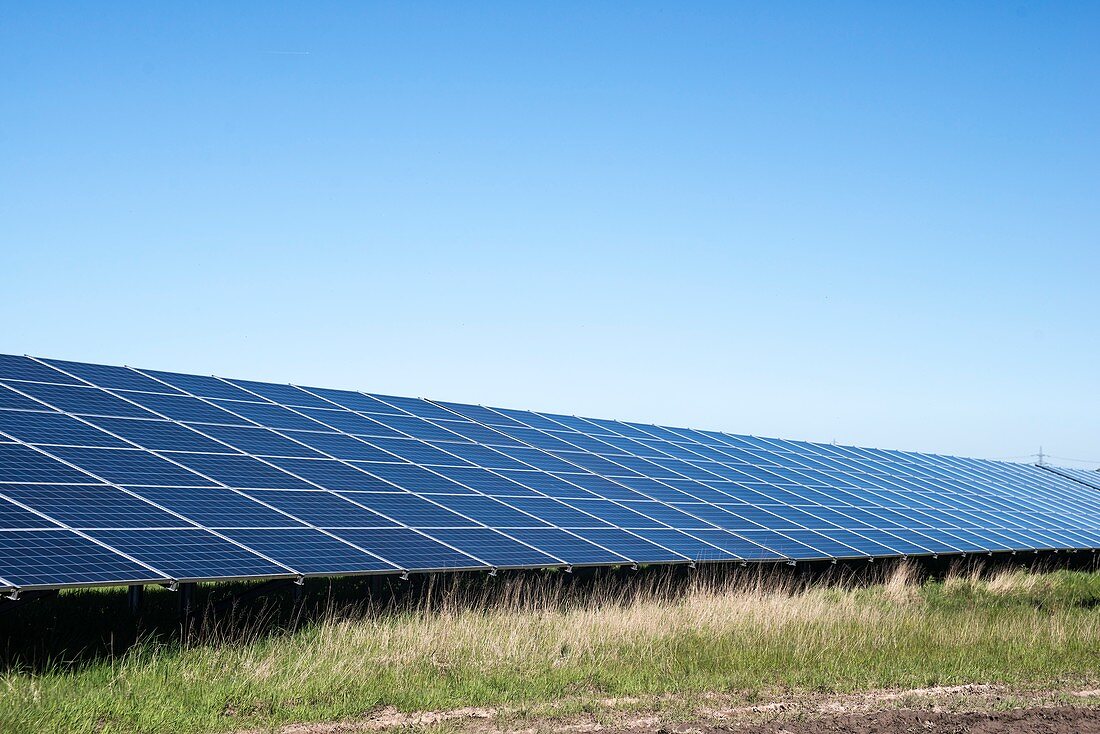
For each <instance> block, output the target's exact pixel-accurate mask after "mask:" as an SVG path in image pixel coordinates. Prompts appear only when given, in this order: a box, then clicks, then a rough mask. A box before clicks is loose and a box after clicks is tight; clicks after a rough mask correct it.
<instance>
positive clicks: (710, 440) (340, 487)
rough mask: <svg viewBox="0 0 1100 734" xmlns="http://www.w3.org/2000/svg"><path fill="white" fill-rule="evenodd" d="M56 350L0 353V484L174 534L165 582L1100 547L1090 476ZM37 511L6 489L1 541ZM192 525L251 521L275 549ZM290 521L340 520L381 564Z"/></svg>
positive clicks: (1096, 496)
mask: <svg viewBox="0 0 1100 734" xmlns="http://www.w3.org/2000/svg"><path fill="white" fill-rule="evenodd" d="M55 364H56V365H57V366H58V367H59V368H61V369H63V370H65V372H68V373H71V374H72V375H75V376H76V377H71V376H69V375H67V374H65V372H62V371H60V370H58V369H54V368H52V367H50V366H48V365H46V364H42V363H39V362H36V361H34V360H30V359H27V358H23V357H4V356H0V381H3V380H8V381H9V382H8V385H10V388H9V387H6V386H3V385H0V498H2V497H3V496H4V492H3V491H2V490H3V489H4V487H5V486H6V487H8V488H10V492H11V494H12V495H17V497H16V496H13V497H12V499H13V500H15V502H17V503H20V504H24V505H26V506H28V507H34V508H36V509H38V510H39V511H40V512H42V513H43V514H44V515H46V516H48V517H50V518H54V519H56V520H57V521H58V522H61V523H64V524H68V525H71V526H72V527H77V528H85V529H88V530H93V529H94V532H97V533H99V532H123V531H124V530H125V532H126V533H128V534H127V535H122V536H119V542H120V543H121V542H126V543H131V544H136V545H135V547H138V548H140V549H141V552H142V553H150V554H153V553H156V554H169V555H171V554H173V553H176V550H175V548H174V545H176V544H174V543H173V542H172V541H173V540H180V541H181V543H179V544H178V545H179V553H178V559H176V560H178V564H177V565H175V566H173V568H174V569H176V570H174V571H167V570H165V571H164V572H165V573H173V574H176V575H177V576H178V577H181V578H195V579H198V578H212V579H213V578H225V577H227V576H234V577H236V576H245V577H260V576H270V575H286V574H287V573H289V572H288V571H287V570H286V568H285V567H292V568H294V570H295V571H300V572H302V573H316V574H325V573H332V574H337V573H361V572H362V573H367V572H376V571H380V570H383V571H384V570H391V571H392V570H395V568H396V567H400V568H402V569H410V570H431V569H441V568H483V567H486V566H489V565H494V566H498V567H507V566H517V567H519V566H540V565H560V564H561V563H563V562H564V563H569V564H575V565H582V564H601V563H602V564H615V563H622V562H628V561H629V562H631V563H635V562H636V563H663V562H673V563H675V562H686V561H688V560H689V559H690V560H696V561H738V560H742V561H764V562H775V561H782V560H787V559H790V560H813V559H823V560H824V559H838V558H865V557H889V556H901V555H929V554H932V555H935V554H957V553H964V552H965V553H989V552H1007V551H1010V550H1014V551H1027V550H1043V549H1066V550H1071V549H1081V550H1091V549H1095V547H1096V546H1097V545H1100V491H1098V489H1100V474H1096V473H1095V472H1084V471H1080V470H1062V469H1060V468H1057V467H1034V466H1026V465H1021V464H1008V463H1004V462H995V461H983V460H977V459H966V458H960V457H948V456H937V455H932V454H915V453H907V452H901V451H883V450H877V449H865V448H856V447H850V446H837V445H832V444H813V443H807V442H801V441H784V440H780V439H766V438H759V437H755V436H735V435H730V434H723V433H717V432H713V431H698V430H693V429H688V428H668V427H663V426H653V425H644V424H638V423H622V422H618V421H609V420H603V419H593V418H580V417H574V416H568V415H557V414H538V413H532V412H529V411H522V410H507V409H497V408H488V407H482V406H471V405H463V404H458V403H432V402H430V401H425V400H421V399H417V398H401V397H391V396H377V395H368V394H365V393H358V392H349V391H342V390H329V389H324V388H298V387H293V386H289V385H276V384H271V383H261V382H253V381H245V380H236V381H225V380H221V379H217V378H211V377H201V376H196V375H181V374H175V373H167V372H154V371H149V370H131V369H127V368H121V367H105V366H101V365H90V364H84V363H75V362H55ZM77 378H80V379H77ZM85 381H86V382H85ZM11 388H15V389H16V390H18V391H22V392H25V393H26V394H27V395H31V396H34V397H36V398H38V400H32V399H31V398H28V397H25V396H23V395H20V394H19V392H16V391H15V390H13V389H11ZM100 388H106V390H103V389H100ZM200 398H201V399H200ZM39 401H41V402H39ZM139 404H140V405H139ZM140 406H146V407H147V408H148V410H146V409H145V408H144V407H140ZM55 408H57V409H60V410H61V411H64V412H67V413H72V414H76V415H79V416H81V420H77V419H74V418H73V417H71V416H68V415H63V414H62V413H59V412H57V410H56V409H55ZM150 411H151V412H150ZM353 411H357V412H353ZM161 415H164V416H168V417H169V418H170V419H171V420H164V419H162V418H160V417H159V416H161ZM173 421H180V422H173ZM89 424H91V425H89ZM93 426H95V427H93ZM97 428H99V429H102V431H100V430H97ZM5 438H8V439H12V440H10V441H9V440H4V439H5ZM24 444H33V445H34V446H37V447H41V450H36V449H35V448H31V446H29V445H24ZM151 452H157V453H155V454H154V453H151ZM51 456H53V457H57V458H58V459H63V461H58V460H55V459H54V458H51ZM254 457H262V458H260V459H257V458H254ZM68 464H72V465H73V466H69V465H68ZM76 467H79V469H78V468H76ZM81 469H84V470H86V471H81ZM93 475H94V476H93ZM96 477H99V478H101V479H102V480H106V481H108V482H112V483H114V484H116V485H119V486H124V487H127V488H128V489H131V490H132V491H133V492H137V493H139V494H142V495H143V496H146V497H148V498H149V499H150V500H154V499H155V500H156V501H157V502H158V503H163V504H164V505H166V506H168V507H171V509H172V512H167V511H165V510H161V509H158V508H157V507H155V506H154V505H153V504H150V503H147V502H143V501H142V500H140V499H138V498H136V497H134V496H132V495H130V494H127V493H126V492H124V491H123V490H121V489H119V488H118V486H105V485H102V484H100V483H99V482H98V480H97V479H96ZM322 487H323V488H326V489H320V488H322ZM233 489H239V490H242V492H240V493H238V492H234V491H232V490H233ZM402 490H408V491H402ZM336 492H340V493H341V494H339V495H338V494H336ZM418 495H422V496H418ZM249 498H251V499H249ZM429 500H432V501H429ZM559 500H560V501H559ZM265 504H266V505H268V506H266V507H265ZM361 505H362V506H361ZM368 508H373V509H368ZM383 515H389V516H390V518H392V519H387V518H386V517H383ZM50 522H51V521H50V520H49V519H46V518H43V517H39V516H38V515H36V514H34V513H33V512H30V511H28V510H25V509H23V508H21V507H19V506H18V505H17V504H13V503H12V502H5V501H4V500H3V499H0V533H4V532H9V533H10V532H11V531H12V529H14V528H43V527H49V523H50ZM192 522H195V523H198V524H200V525H202V526H204V527H211V528H223V529H225V528H243V530H242V531H241V532H240V533H239V535H240V538H242V539H243V538H250V539H252V540H253V541H254V542H255V543H256V544H257V545H262V546H263V547H264V548H267V549H269V550H270V551H271V553H270V554H269V555H272V556H278V558H279V559H282V561H283V563H281V564H280V563H272V562H271V561H265V560H263V559H262V558H261V559H259V561H257V558H258V557H257V556H255V554H249V553H248V551H246V550H244V549H242V548H241V547H240V546H238V545H235V544H233V543H228V542H227V541H224V540H220V539H218V538H216V536H213V535H210V536H203V535H202V534H201V531H199V530H197V529H195V527H194V525H191V524H190V523H192ZM300 523H309V524H311V525H314V526H315V527H322V528H336V529H342V530H341V532H348V533H353V534H355V535H356V537H358V538H359V541H362V543H364V544H365V545H362V547H363V548H364V549H366V550H367V551H369V552H373V553H375V555H377V556H379V557H381V558H387V559H388V560H389V561H391V562H392V563H393V564H394V566H387V565H386V564H385V563H384V562H381V561H376V560H370V559H371V556H370V555H369V554H368V553H362V552H360V551H357V550H355V549H351V546H346V544H343V543H339V542H338V541H335V540H333V539H332V538H330V537H328V536H327V535H325V534H324V533H318V532H317V531H316V530H313V529H311V528H307V527H303V526H302V525H301V524H300ZM397 523H400V524H402V525H407V526H410V527H421V528H425V532H424V533H416V532H413V531H412V530H410V529H409V528H408V527H397V526H396V525H397ZM155 528H170V529H174V530H172V531H171V532H173V533H184V535H182V536H181V535H167V536H165V535H155V534H156V533H161V532H168V531H162V530H155ZM494 529H500V530H501V531H503V532H504V534H503V535H502V534H500V533H496V532H494ZM567 530H568V531H569V532H567ZM245 531H247V532H245ZM24 532H42V530H30V529H28V530H25V531H24ZM233 532H237V531H236V530H234V531H233ZM280 532H284V533H286V534H287V536H286V538H285V539H284V540H283V541H280V539H279V533H280ZM135 533H136V535H135ZM433 533H437V534H442V535H444V536H446V537H447V538H450V539H451V540H453V541H454V542H453V543H452V545H456V546H461V547H462V548H463V549H465V550H467V551H468V552H467V553H465V554H464V553H462V552H460V551H458V550H455V549H451V548H448V547H447V545H446V544H444V543H440V542H438V540H440V539H442V538H437V539H432V538H429V537H427V536H430V535H432V534H433ZM508 535H510V536H512V538H513V539H509V538H508V537H506V536H508ZM28 537H30V536H28ZM40 537H50V536H40ZM77 537H78V536H77ZM200 538H201V539H202V540H198V539H200ZM211 539H213V540H211ZM517 540H518V541H519V542H517ZM154 541H155V542H154ZM359 541H356V543H357V544H359ZM242 542H243V541H242ZM371 543H375V544H377V546H375V545H371ZM196 544H197V545H196ZM479 544H480V548H481V551H482V555H483V557H480V558H478V559H477V560H474V559H473V558H472V557H471V556H477V552H476V551H477V550H478V548H477V547H475V546H478V545H479ZM244 545H248V543H244ZM601 546H602V547H601ZM311 548H312V549H313V550H312V551H311V550H310V549H311ZM345 548H347V549H351V550H350V552H349V551H348V550H345ZM383 548H384V549H386V550H387V551H388V552H389V553H391V554H393V555H394V556H395V558H389V557H388V556H386V554H385V553H383V552H381V549H383ZM242 553H243V554H244V557H243V558H242V557H241V554H242ZM311 553H312V555H310V554H311ZM398 558H400V560H398ZM168 560H171V558H169V559H168ZM361 564H365V565H361ZM199 570H202V572H203V573H205V574H206V575H201V574H199V573H198V572H199ZM63 571H64V569H60V570H59V573H60V572H63ZM230 571H231V572H230ZM120 573H121V572H120ZM184 574H189V575H184ZM15 575H18V574H17V573H12V574H8V573H7V572H6V570H5V567H4V566H3V565H2V564H0V579H3V578H7V577H8V576H15ZM62 575H63V574H62ZM92 578H94V579H95V580H92V581H86V582H84V583H110V582H112V581H114V582H118V583H125V582H126V581H127V579H126V578H122V577H121V576H120V577H117V578H113V577H109V574H108V576H104V577H98V576H97V577H92ZM7 580H8V581H9V582H12V583H14V581H13V580H12V579H10V578H8V579H7Z"/></svg>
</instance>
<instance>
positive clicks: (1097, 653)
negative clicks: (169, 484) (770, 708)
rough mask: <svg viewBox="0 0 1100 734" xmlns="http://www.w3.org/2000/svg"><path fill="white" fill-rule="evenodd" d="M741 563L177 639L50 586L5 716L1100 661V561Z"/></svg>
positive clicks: (154, 606)
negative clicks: (829, 574)
mask: <svg viewBox="0 0 1100 734" xmlns="http://www.w3.org/2000/svg"><path fill="white" fill-rule="evenodd" d="M742 573H743V574H744V575H743V576H740V577H734V578H730V577H726V578H717V577H714V578H710V577H707V576H703V575H699V576H694V577H692V578H691V579H690V580H686V581H685V580H683V578H682V577H677V576H669V575H665V574H660V573H654V574H645V575H643V576H641V578H639V579H637V580H635V581H634V582H632V583H622V582H620V581H618V578H619V577H614V578H611V577H607V578H605V579H604V580H602V581H601V580H600V579H597V580H596V581H594V582H592V583H591V584H586V583H580V582H573V583H571V582H570V581H569V580H568V578H567V577H565V576H564V575H562V574H543V575H541V576H537V575H536V576H517V577H514V578H510V579H508V578H499V579H491V580H480V581H470V580H452V581H448V580H446V579H444V580H443V581H439V582H433V583H427V584H426V585H425V586H424V587H423V588H420V589H418V590H417V592H416V593H414V594H408V595H405V596H399V597H397V598H391V599H389V600H387V601H386V602H383V603H376V604H373V605H371V604H363V603H352V602H351V601H348V600H346V599H344V600H342V599H339V598H335V599H334V598H333V597H332V595H331V591H330V587H328V586H326V585H324V584H315V586H316V589H315V591H317V592H318V593H317V594H316V595H315V596H316V598H314V599H313V600H312V601H307V603H306V605H305V607H299V608H297V610H296V611H293V610H289V609H287V608H286V607H285V606H269V607H264V608H262V609H260V610H259V611H255V612H253V613H252V614H250V615H244V616H242V617H238V618H235V619H233V620H229V621H225V620H223V621H221V622H220V623H217V624H208V625H206V626H205V627H204V628H203V630H202V631H200V632H199V633H197V634H195V635H192V636H191V637H189V638H188V639H187V640H185V641H181V640H180V639H179V636H178V635H173V634H170V632H169V631H168V630H167V627H163V628H156V627H155V626H153V627H151V628H148V629H146V630H144V631H139V632H138V633H137V634H134V633H133V631H132V630H131V631H130V632H124V631H123V630H124V628H126V627H127V625H130V624H131V623H129V622H128V621H127V619H126V615H125V614H124V608H125V607H124V602H123V597H124V593H123V592H121V591H119V590H112V591H83V592H73V593H68V594H63V595H62V596H61V597H60V598H59V599H56V600H53V601H49V602H38V604H40V605H43V606H41V607H40V608H38V609H35V608H34V607H33V605H32V607H28V608H27V609H24V610H20V611H18V612H13V613H12V614H10V615H8V616H9V617H17V618H15V619H7V620H3V624H4V626H3V627H0V635H3V637H0V642H2V644H3V645H4V646H5V648H4V650H6V653H5V652H4V651H2V650H0V654H2V655H3V657H4V667H3V668H0V670H2V672H0V691H2V696H3V703H2V705H0V731H3V732H24V731H25V732H40V731H51V732H91V731H96V732H167V731H171V732H219V731H233V730H240V729H247V728H250V727H260V728H265V727H273V726H276V725H278V724H281V723H288V722H300V721H324V720H336V719H342V718H348V717H355V716H360V715H362V714H363V713H364V712H367V711H370V710H372V709H375V708H377V707H380V706H394V707H396V708H398V709H400V710H405V711H415V710H432V709H448V708H454V707H461V706H507V707H515V708H518V709H521V710H522V709H524V708H530V707H537V706H540V705H548V704H555V703H556V704H557V705H558V710H559V711H562V710H566V709H568V708H569V707H572V708H573V709H574V710H583V709H585V708H591V707H592V706H593V705H594V702H595V701H596V700H598V699H601V698H606V697H623V696H634V695H650V694H660V693H669V692H678V693H685V692H696V691H698V692H703V691H718V692H728V691H736V692H740V693H744V694H745V695H749V696H751V695H754V694H755V695H766V694H767V693H768V692H769V691H775V690H777V689H786V690H795V691H803V690H805V691H823V692H851V691H859V690H868V689H877V688H887V687H899V688H911V687H925V686H932V685H955V684H964V683H1001V684H1011V685H1019V686H1029V687H1038V686H1049V687H1057V686H1060V685H1068V684H1086V683H1090V682H1092V683H1094V682H1095V680H1096V678H1097V675H1098V673H1097V671H1098V670H1100V573H1096V572H1093V573H1087V572H1078V571H1055V572H1048V573H1027V572H1023V571H1000V572H996V573H982V572H981V571H980V570H976V571H973V572H971V573H968V574H966V575H961V574H955V575H952V576H950V577H948V578H947V579H946V580H944V581H926V582H921V581H919V580H918V579H917V578H916V573H915V569H914V568H913V567H911V566H907V565H900V566H897V567H895V568H894V570H893V571H892V572H891V573H889V574H887V575H884V576H881V577H880V578H879V579H877V581H876V580H872V582H871V583H866V582H859V583H857V582H854V581H847V582H845V581H835V580H834V581H827V582H825V581H823V582H819V583H812V584H800V583H797V582H796V577H794V576H793V575H783V574H781V573H773V574H772V575H767V576H761V575H757V574H750V573H748V572H742ZM347 583H348V584H349V586H348V587H346V588H344V592H345V593H346V594H347V595H348V596H356V595H358V594H360V593H361V591H362V584H363V582H354V581H349V582H347ZM356 583H358V585H356ZM326 595H327V596H326ZM172 603H173V595H172V594H171V593H170V592H166V591H162V592H157V593H150V598H149V604H150V612H149V617H152V618H161V619H169V618H170V610H171V605H172ZM49 604H52V605H54V607H53V608H52V609H48V610H47V607H46V605H49ZM166 625H167V623H166ZM97 635H98V637H97ZM563 701H564V702H565V703H564V704H563V703H562V702H563ZM563 707H564V708H563Z"/></svg>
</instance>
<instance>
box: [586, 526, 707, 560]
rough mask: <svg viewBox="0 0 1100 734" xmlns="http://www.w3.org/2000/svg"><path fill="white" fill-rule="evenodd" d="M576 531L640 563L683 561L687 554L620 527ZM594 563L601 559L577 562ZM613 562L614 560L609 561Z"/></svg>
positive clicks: (587, 538)
mask: <svg viewBox="0 0 1100 734" xmlns="http://www.w3.org/2000/svg"><path fill="white" fill-rule="evenodd" d="M573 532H574V533H576V534H577V535H579V536H581V537H582V538H584V539H585V540H589V541H591V542H593V543H596V544H598V545H601V546H603V547H604V548H607V549H608V550H611V551H614V552H615V553H616V554H618V555H620V556H624V557H626V558H628V559H631V560H632V561H637V562H638V563H665V562H675V561H679V562H683V561H684V560H687V556H685V555H684V554H682V553H678V552H676V551H675V550H673V549H672V548H669V547H662V545H660V540H659V539H652V540H646V539H645V538H643V537H641V533H628V532H627V531H625V530H620V529H618V528H581V529H578V530H574V531H573ZM586 562H587V563H594V562H599V561H593V560H591V559H588V560H578V561H576V563H578V564H581V563H586ZM609 562H613V561H609Z"/></svg>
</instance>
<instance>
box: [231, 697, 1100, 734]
mask: <svg viewBox="0 0 1100 734" xmlns="http://www.w3.org/2000/svg"><path fill="white" fill-rule="evenodd" d="M576 703H577V701H576V700H570V699H563V700H562V701H560V702H557V703H556V704H554V705H553V706H551V707H550V708H545V709H529V710H522V711H520V710H516V709H494V708H463V709H454V710H449V711H420V712H412V713H407V712H400V711H397V710H396V709H393V708H383V709H378V710H375V711H370V712H365V713H364V714H363V716H361V717H359V718H356V719H353V720H348V721H340V722H332V723H320V724H295V725H291V726H286V727H282V728H280V729H276V730H275V731H276V732H278V734H356V733H367V732H370V733H371V734H381V733H384V732H391V731H403V732H410V731H415V732H433V731H434V732H438V733H439V734H595V733H596V732H599V734H841V733H842V732H843V733H845V734H848V733H850V734H909V733H910V732H919V733H920V734H1100V688H1098V687H1096V686H1088V687H1085V688H1081V687H1080V686H1078V687H1074V688H1069V689H1067V690H1020V689H1009V688H1006V687H1002V686H993V685H969V686H951V687H937V688H923V689H915V690H886V691H871V692H865V693H858V694H850V695H826V694H805V693H802V694H789V695H782V694H779V695H775V696H770V697H767V698H766V699H763V700H761V699H759V698H757V699H756V700H748V699H747V698H746V697H745V696H743V695H737V694H692V695H688V694H677V695H666V696H655V697H651V698H618V699H600V700H596V701H585V702H583V703H584V705H583V706H581V707H580V708H583V709H585V713H581V714H577V713H568V712H569V711H570V709H571V708H572V709H573V710H576V709H577V708H578V707H577V706H576V705H575V704H576ZM571 704H573V705H572V706H571ZM267 731H270V730H263V732H261V731H260V730H252V731H249V732H239V734H266V732H267Z"/></svg>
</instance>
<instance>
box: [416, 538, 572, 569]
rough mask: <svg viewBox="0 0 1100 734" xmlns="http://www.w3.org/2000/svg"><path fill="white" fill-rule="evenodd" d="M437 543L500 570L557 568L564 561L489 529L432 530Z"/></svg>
mask: <svg viewBox="0 0 1100 734" xmlns="http://www.w3.org/2000/svg"><path fill="white" fill-rule="evenodd" d="M429 534H430V535H431V536H432V537H433V538H435V539H436V540H441V541H443V542H444V543H447V544H448V545H453V546H454V547H456V548H458V549H459V550H463V551H466V552H467V553H471V554H473V555H476V556H477V557H478V558H480V559H482V560H484V561H486V562H488V563H491V564H492V565H494V566H496V567H497V568H509V567H514V568H520V567H525V566H555V565H558V566H560V565H562V564H563V563H565V561H562V560H561V559H560V558H555V557H554V556H551V555H548V554H546V553H543V552H542V551H540V550H537V549H535V548H531V547H529V546H527V545H524V544H523V543H520V542H518V541H516V540H513V539H512V538H509V537H507V536H505V535H503V534H501V533H498V532H497V531H495V530H490V529H489V528H450V529H445V530H432V531H431V532H430V533H429Z"/></svg>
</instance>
